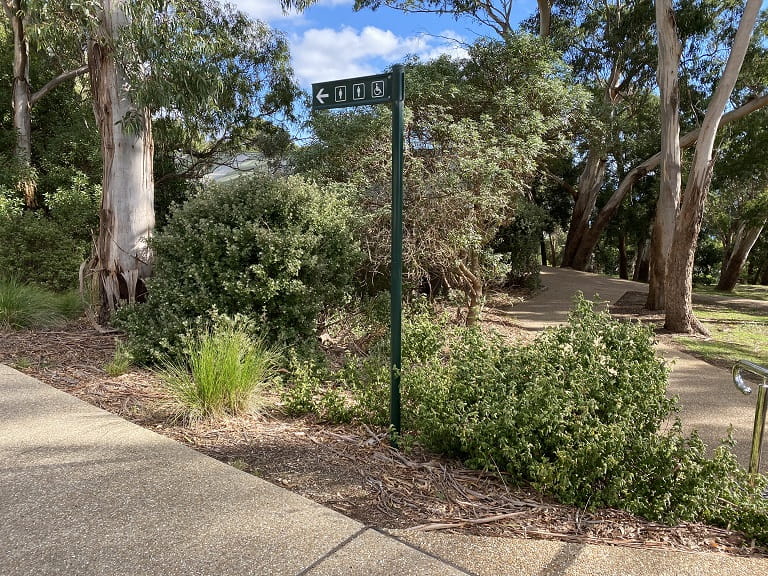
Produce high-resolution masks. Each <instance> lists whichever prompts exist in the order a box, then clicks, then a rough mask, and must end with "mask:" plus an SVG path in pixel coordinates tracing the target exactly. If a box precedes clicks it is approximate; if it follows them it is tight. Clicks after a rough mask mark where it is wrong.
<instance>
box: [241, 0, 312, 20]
mask: <svg viewBox="0 0 768 576" xmlns="http://www.w3.org/2000/svg"><path fill="white" fill-rule="evenodd" d="M230 1H231V0H230ZM232 3H233V4H234V5H235V6H237V9H238V10H240V11H241V12H245V13H246V14H248V15H249V16H250V17H252V18H255V19H257V20H261V21H262V22H278V21H280V20H295V19H302V18H304V17H303V15H302V14H301V13H298V12H296V11H295V10H290V11H289V12H287V13H286V12H283V7H282V5H281V3H280V0H236V1H234V2H232Z"/></svg>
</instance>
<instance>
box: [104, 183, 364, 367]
mask: <svg viewBox="0 0 768 576" xmlns="http://www.w3.org/2000/svg"><path fill="white" fill-rule="evenodd" d="M353 222H354V221H353V218H352V212H351V210H350V208H349V207H348V205H347V203H346V201H345V200H344V197H343V195H342V190H341V189H340V188H339V187H326V188H324V189H321V188H319V187H317V186H315V185H313V184H309V183H307V182H305V181H304V180H302V179H300V178H287V179H275V178H270V177H267V176H261V175H254V176H252V177H247V178H246V177H244V178H240V179H238V180H235V181H233V182H231V183H227V184H226V185H221V186H211V187H210V188H209V189H206V190H204V191H202V192H201V193H200V194H198V195H197V196H194V197H193V198H191V199H190V200H189V201H187V202H186V203H185V204H184V205H182V206H180V207H178V208H177V209H176V210H175V211H174V212H173V213H172V216H171V218H170V220H169V222H168V224H167V225H166V226H165V227H164V228H163V230H162V231H160V232H159V233H158V234H157V235H156V236H155V238H154V241H153V248H154V250H155V258H156V263H155V275H154V277H153V278H152V280H151V282H150V285H149V297H148V300H147V302H145V303H143V304H140V305H137V306H135V307H133V308H129V309H127V310H125V311H124V312H123V313H122V315H121V316H120V318H118V323H119V324H120V325H122V326H123V327H124V328H125V329H126V331H127V332H128V334H129V336H130V343H131V346H132V348H133V350H134V352H135V353H136V355H137V358H138V359H140V360H142V361H145V360H153V359H155V360H156V359H159V358H160V357H162V355H163V354H167V353H170V354H172V355H173V354H177V353H178V352H179V350H181V349H182V348H183V344H182V336H183V335H184V334H185V333H187V332H190V331H195V330H197V329H199V328H200V327H201V326H203V325H205V324H206V323H207V322H208V320H209V319H210V317H211V315H212V314H213V313H214V311H218V312H219V313H223V314H229V315H234V314H242V315H245V316H247V317H249V318H251V319H253V320H254V321H256V322H257V323H258V324H259V325H262V326H263V327H264V329H265V331H266V332H267V333H269V335H270V337H271V338H274V339H280V340H292V339H296V338H298V337H305V336H307V335H309V334H311V332H312V331H313V330H314V328H315V326H316V321H317V317H318V314H319V313H320V311H321V310H322V309H323V308H324V307H326V306H328V305H330V304H338V303H340V302H342V301H343V300H344V298H345V293H346V291H347V290H348V289H349V288H350V285H351V281H352V275H353V273H354V271H355V268H356V265H357V262H358V258H359V250H358V248H357V245H356V243H355V241H354V237H353V233H352V226H353Z"/></svg>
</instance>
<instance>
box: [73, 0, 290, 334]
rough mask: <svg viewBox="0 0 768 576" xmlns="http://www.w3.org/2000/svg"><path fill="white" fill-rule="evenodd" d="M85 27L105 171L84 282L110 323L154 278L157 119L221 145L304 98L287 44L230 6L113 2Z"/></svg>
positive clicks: (189, 136) (188, 137)
mask: <svg viewBox="0 0 768 576" xmlns="http://www.w3.org/2000/svg"><path fill="white" fill-rule="evenodd" d="M85 20H86V21H87V22H88V23H89V24H90V28H89V30H90V35H89V38H88V65H89V70H90V76H91V86H92V97H93V108H94V114H95V117H96V120H97V123H98V125H99V132H100V136H101V150H102V154H103V164H104V171H103V183H102V188H103V193H102V205H101V210H100V213H99V222H100V224H99V236H98V239H97V241H96V245H95V250H94V254H93V258H92V260H91V262H89V263H87V264H88V265H87V266H84V269H83V276H86V275H89V277H90V278H91V279H92V281H93V287H94V290H95V291H96V292H98V294H99V299H98V300H99V301H98V314H97V317H98V320H99V322H100V323H106V322H107V321H108V319H109V317H110V316H111V313H112V312H113V311H114V310H115V309H116V308H117V307H118V306H120V305H122V304H123V303H125V302H129V303H130V302H132V301H135V300H136V299H137V298H139V297H140V296H141V295H142V294H143V292H144V291H145V289H146V279H147V278H148V277H149V276H150V275H151V273H152V253H151V244H150V243H149V240H150V238H151V236H152V232H153V228H154V225H155V214H154V182H153V151H154V141H153V131H152V121H153V119H155V118H160V117H162V118H164V119H166V120H170V121H172V122H173V123H175V124H176V125H177V127H178V128H179V131H180V133H183V134H184V135H185V137H184V138H183V140H185V141H198V142H203V143H205V142H210V141H216V142H217V145H218V142H219V141H220V138H221V135H222V134H229V135H231V134H233V133H234V132H236V131H237V130H238V129H240V130H244V131H247V127H248V126H249V125H251V124H252V123H253V122H254V120H259V121H261V122H263V121H264V119H265V118H266V117H267V116H269V115H270V114H274V115H278V114H279V113H281V112H286V113H288V112H290V109H291V106H292V102H293V100H294V98H295V96H296V94H297V88H296V86H295V83H294V82H293V80H292V70H291V68H290V57H289V54H288V49H287V43H286V41H285V39H284V38H283V37H282V35H280V34H278V33H275V32H274V31H272V30H271V29H270V28H269V27H268V26H266V25H264V24H262V23H259V22H254V21H252V20H250V19H248V18H247V17H246V16H244V15H243V14H242V13H240V12H237V11H235V10H233V9H232V8H231V7H230V6H223V5H220V4H218V3H216V2H209V1H206V0H169V1H162V0H161V1H160V2H155V1H150V0H104V2H102V4H101V5H100V9H99V10H98V11H97V12H95V13H94V14H93V15H90V14H88V15H85ZM169 47H172V49H170V48H169ZM195 152H196V150H191V149H190V150H188V154H189V155H190V156H192V155H194V153H195Z"/></svg>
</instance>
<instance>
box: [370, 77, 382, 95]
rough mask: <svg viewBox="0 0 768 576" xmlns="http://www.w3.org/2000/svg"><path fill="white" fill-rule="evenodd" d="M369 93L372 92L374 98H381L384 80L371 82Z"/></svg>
mask: <svg viewBox="0 0 768 576" xmlns="http://www.w3.org/2000/svg"><path fill="white" fill-rule="evenodd" d="M371 94H373V97H374V98H381V97H382V96H384V80H376V81H374V82H371Z"/></svg>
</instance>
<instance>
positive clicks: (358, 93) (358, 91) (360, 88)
mask: <svg viewBox="0 0 768 576" xmlns="http://www.w3.org/2000/svg"><path fill="white" fill-rule="evenodd" d="M363 98H365V84H363V83H360V84H353V85H352V99H353V100H362V99H363Z"/></svg>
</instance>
